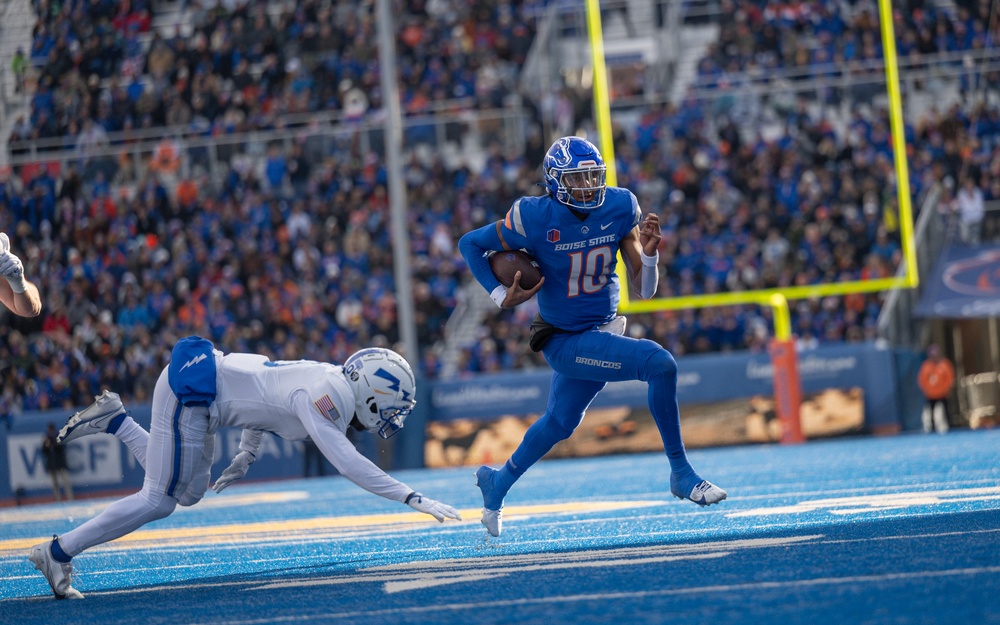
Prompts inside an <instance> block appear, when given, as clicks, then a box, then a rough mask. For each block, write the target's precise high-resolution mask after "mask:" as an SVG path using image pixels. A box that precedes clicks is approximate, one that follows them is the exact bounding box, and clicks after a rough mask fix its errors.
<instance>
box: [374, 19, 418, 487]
mask: <svg viewBox="0 0 1000 625" xmlns="http://www.w3.org/2000/svg"><path fill="white" fill-rule="evenodd" d="M377 10H378V13H377V17H378V20H377V21H378V24H377V27H378V62H379V70H380V71H379V74H380V76H379V80H380V85H381V87H382V107H383V109H382V110H383V111H385V133H384V134H385V155H386V168H387V174H388V176H387V177H388V179H389V209H390V216H391V224H390V225H391V229H392V268H393V277H394V278H395V282H396V310H397V312H398V314H399V318H398V321H397V324H398V328H399V336H400V339H401V340H402V342H403V349H404V351H405V357H406V359H407V360H408V361H409V362H410V365H411V366H412V367H413V371H414V374H415V375H416V376H417V377H418V384H417V389H418V397H420V396H421V392H420V391H421V388H422V387H424V386H426V385H424V384H422V383H419V382H420V380H419V378H420V366H419V365H420V352H419V351H418V348H417V324H416V315H415V314H414V310H413V277H412V275H411V274H410V265H411V263H410V239H409V236H408V235H407V232H406V185H405V184H403V158H402V145H403V122H402V115H401V114H400V108H399V86H398V84H397V81H396V42H395V29H394V28H393V20H392V11H391V9H390V7H389V0H378V6H377ZM424 392H426V391H424ZM421 404H422V405H421ZM417 405H418V410H415V411H414V413H413V414H411V415H410V418H409V419H408V420H407V425H409V426H410V428H407V429H415V430H417V431H418V432H420V433H421V434H422V433H423V429H424V420H425V418H426V410H427V407H428V406H429V402H428V401H426V400H424V401H418V402H417ZM402 438H403V440H401V441H399V442H398V443H397V444H395V445H393V447H394V449H393V450H392V457H393V461H392V463H393V464H394V465H396V466H401V467H403V468H413V467H419V466H423V460H424V456H423V452H424V444H423V436H405V437H402Z"/></svg>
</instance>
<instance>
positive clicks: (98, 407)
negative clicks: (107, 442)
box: [56, 390, 125, 445]
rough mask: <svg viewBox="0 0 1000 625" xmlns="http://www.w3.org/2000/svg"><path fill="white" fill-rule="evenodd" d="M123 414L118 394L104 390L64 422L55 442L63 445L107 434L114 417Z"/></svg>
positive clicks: (123, 408)
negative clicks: (92, 401)
mask: <svg viewBox="0 0 1000 625" xmlns="http://www.w3.org/2000/svg"><path fill="white" fill-rule="evenodd" d="M124 414H125V407H124V406H122V400H121V397H119V396H118V393H112V392H111V391H108V390H105V391H104V392H103V393H101V394H100V395H98V396H96V397H94V403H92V404H90V405H89V406H87V407H86V408H84V409H83V410H81V411H80V412H78V413H76V414H75V415H73V416H72V417H70V418H69V420H68V421H66V425H64V426H63V428H62V429H61V430H59V435H58V436H56V442H57V443H59V444H60V445H65V444H66V443H68V442H69V441H71V440H75V439H77V438H80V437H82V436H88V435H90V434H99V433H101V432H107V431H108V426H109V425H110V424H111V422H112V421H113V420H114V419H115V417H118V416H119V415H124Z"/></svg>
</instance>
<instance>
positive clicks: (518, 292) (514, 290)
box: [501, 271, 545, 308]
mask: <svg viewBox="0 0 1000 625" xmlns="http://www.w3.org/2000/svg"><path fill="white" fill-rule="evenodd" d="M543 284H545V278H542V279H541V280H539V281H538V284H536V285H535V287H534V288H531V289H522V288H521V272H520V271H518V272H517V273H515V274H514V284H512V285H510V286H509V287H507V297H506V298H505V299H504V300H503V305H502V306H501V308H514V307H515V306H518V305H520V304H523V303H525V302H526V301H528V300H529V299H531V298H532V297H534V296H535V293H538V291H540V290H541V288H542V285H543Z"/></svg>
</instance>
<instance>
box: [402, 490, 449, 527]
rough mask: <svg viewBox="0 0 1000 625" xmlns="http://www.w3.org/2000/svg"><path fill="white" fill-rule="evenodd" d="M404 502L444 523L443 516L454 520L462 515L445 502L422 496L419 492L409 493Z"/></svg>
mask: <svg viewBox="0 0 1000 625" xmlns="http://www.w3.org/2000/svg"><path fill="white" fill-rule="evenodd" d="M406 503H407V504H408V505H409V506H410V507H411V508H413V509H414V510H417V511H419V512H425V513H427V514H429V515H431V516H432V517H434V518H435V519H437V520H438V521H440V522H442V523H444V519H445V517H448V518H449V519H455V520H456V521H461V520H462V515H461V514H459V513H458V510H456V509H454V508H452V507H451V506H449V505H448V504H446V503H441V502H440V501H434V500H433V499H431V498H430V497H424V496H423V495H421V494H420V493H410V496H409V497H407V498H406Z"/></svg>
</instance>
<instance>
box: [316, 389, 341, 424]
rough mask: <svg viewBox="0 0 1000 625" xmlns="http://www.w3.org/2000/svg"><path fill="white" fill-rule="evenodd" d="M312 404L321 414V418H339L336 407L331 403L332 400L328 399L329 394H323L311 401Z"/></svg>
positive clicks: (328, 419) (332, 419) (333, 419)
mask: <svg viewBox="0 0 1000 625" xmlns="http://www.w3.org/2000/svg"><path fill="white" fill-rule="evenodd" d="M313 405H315V406H316V408H318V409H319V413H320V414H321V415H323V418H324V419H326V420H327V421H331V422H333V421H336V420H337V419H339V418H340V412H338V411H337V407H336V406H334V405H333V400H332V399H330V396H329V395H324V396H322V397H320V398H319V399H317V400H316V401H314V402H313Z"/></svg>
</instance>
